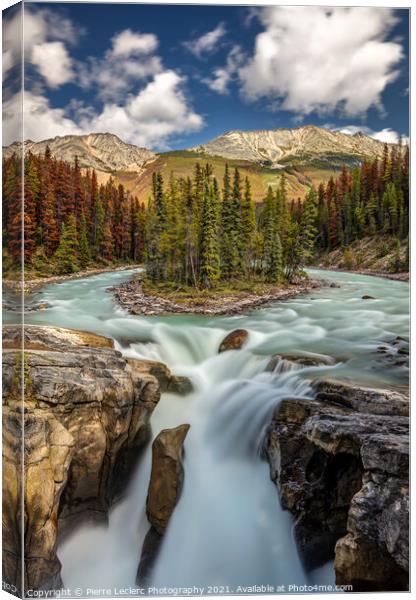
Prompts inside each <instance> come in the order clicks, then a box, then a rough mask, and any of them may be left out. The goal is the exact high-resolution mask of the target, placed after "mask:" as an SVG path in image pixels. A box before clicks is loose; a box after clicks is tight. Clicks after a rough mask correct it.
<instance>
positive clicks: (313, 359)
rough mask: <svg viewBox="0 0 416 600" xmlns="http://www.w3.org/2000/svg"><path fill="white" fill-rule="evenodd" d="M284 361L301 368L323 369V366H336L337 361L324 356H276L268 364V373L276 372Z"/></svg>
mask: <svg viewBox="0 0 416 600" xmlns="http://www.w3.org/2000/svg"><path fill="white" fill-rule="evenodd" d="M282 361H286V362H289V363H293V364H296V365H300V366H301V367H321V366H322V365H334V364H335V360H334V359H333V358H332V357H330V356H325V355H323V354H319V355H316V354H315V355H314V354H311V355H306V354H305V355H303V354H275V355H274V356H272V358H271V359H270V361H269V362H268V364H267V366H266V371H274V370H275V369H276V367H277V365H278V364H279V363H280V362H282Z"/></svg>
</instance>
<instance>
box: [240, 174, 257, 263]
mask: <svg viewBox="0 0 416 600" xmlns="http://www.w3.org/2000/svg"><path fill="white" fill-rule="evenodd" d="M241 229H242V239H243V241H244V254H243V266H244V270H245V273H246V274H248V273H249V272H250V271H251V270H252V267H253V265H252V262H253V259H254V237H255V233H256V214H255V209H254V202H253V200H252V197H251V186H250V181H249V179H248V177H246V179H245V188H244V197H243V200H242V204H241Z"/></svg>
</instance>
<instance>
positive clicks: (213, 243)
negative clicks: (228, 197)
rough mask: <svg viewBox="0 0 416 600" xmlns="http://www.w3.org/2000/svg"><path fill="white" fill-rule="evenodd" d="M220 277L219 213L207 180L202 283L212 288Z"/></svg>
mask: <svg viewBox="0 0 416 600" xmlns="http://www.w3.org/2000/svg"><path fill="white" fill-rule="evenodd" d="M219 277H220V254H219V245H218V213H217V208H216V200H215V196H214V190H213V187H212V185H209V183H208V181H206V182H205V193H204V203H203V210H202V231H201V270H200V280H201V284H202V286H203V287H205V288H211V287H213V286H214V285H215V283H216V281H218V279H219Z"/></svg>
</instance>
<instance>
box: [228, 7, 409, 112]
mask: <svg viewBox="0 0 416 600" xmlns="http://www.w3.org/2000/svg"><path fill="white" fill-rule="evenodd" d="M257 14H258V15H259V18H260V21H261V23H262V25H263V27H264V31H262V32H261V33H259V34H258V35H257V37H256V41H255V48H254V53H253V56H252V57H251V59H250V60H249V62H248V64H247V65H246V66H244V67H242V68H241V69H240V71H239V76H240V80H241V86H242V93H243V95H244V96H245V98H246V99H247V100H249V101H255V100H258V99H260V98H266V99H268V100H269V101H271V103H274V106H275V107H278V108H281V109H285V110H290V111H294V112H298V113H302V114H310V113H311V112H313V111H316V112H318V113H320V114H325V113H328V112H334V111H336V110H340V111H341V112H342V113H344V114H346V115H351V116H352V115H363V114H365V113H366V111H367V110H368V109H369V108H370V107H371V106H375V107H377V108H379V109H380V110H382V102H381V94H382V92H383V90H384V89H385V88H386V86H387V85H388V84H389V83H391V82H392V81H394V80H395V79H396V77H397V76H398V70H397V68H398V64H399V62H400V60H401V58H402V57H403V49H402V47H401V45H400V44H399V43H398V42H397V41H387V40H386V36H387V35H388V33H389V32H390V31H391V29H392V27H393V26H394V25H395V23H396V19H395V17H394V13H393V10H392V9H388V8H372V7H355V8H354V7H318V6H310V7H295V6H290V7H277V6H276V7H267V8H264V9H262V10H260V11H258V13H257Z"/></svg>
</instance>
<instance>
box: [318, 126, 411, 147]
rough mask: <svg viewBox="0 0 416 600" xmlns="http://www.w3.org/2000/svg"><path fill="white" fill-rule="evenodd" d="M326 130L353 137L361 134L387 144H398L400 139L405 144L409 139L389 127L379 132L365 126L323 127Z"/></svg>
mask: <svg viewBox="0 0 416 600" xmlns="http://www.w3.org/2000/svg"><path fill="white" fill-rule="evenodd" d="M325 127H327V128H328V129H332V130H333V131H340V132H341V133H346V134H347V135H355V134H356V133H360V132H361V133H363V134H364V135H368V136H369V137H372V138H374V139H375V140H379V141H380V142H386V143H387V144H398V143H399V140H400V138H401V139H402V142H403V143H404V144H405V143H407V142H408V141H409V138H408V137H406V136H404V135H401V134H400V133H398V132H397V131H394V130H393V129H391V128H390V127H386V128H385V129H381V130H380V131H374V130H373V129H371V128H370V127H367V126H365V125H345V126H343V127H334V126H332V125H328V124H327V125H325Z"/></svg>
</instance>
